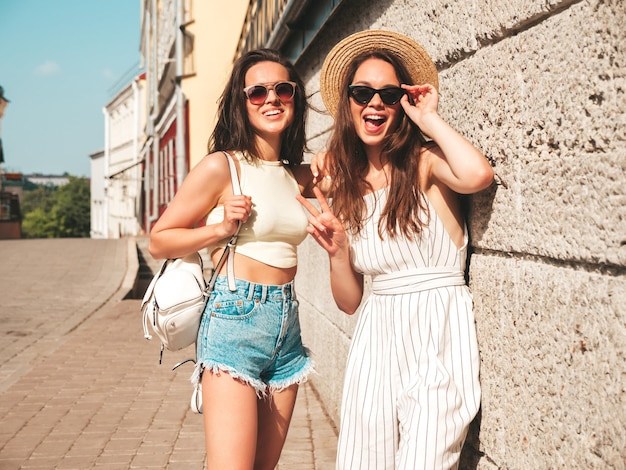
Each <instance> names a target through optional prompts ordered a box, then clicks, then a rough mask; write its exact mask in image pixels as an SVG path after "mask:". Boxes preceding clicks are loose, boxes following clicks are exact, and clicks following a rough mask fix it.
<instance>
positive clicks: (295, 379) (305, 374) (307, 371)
mask: <svg viewBox="0 0 626 470" xmlns="http://www.w3.org/2000/svg"><path fill="white" fill-rule="evenodd" d="M312 373H317V372H316V371H315V364H314V363H313V360H312V359H311V358H310V357H309V358H308V361H307V363H306V365H305V366H304V368H302V369H301V370H300V371H298V373H297V374H294V375H292V376H291V377H289V378H287V379H283V380H277V381H273V380H272V381H270V382H269V383H268V384H267V385H266V387H267V393H268V394H269V395H270V396H271V395H272V394H274V393H277V392H282V391H283V390H285V389H286V388H288V387H291V386H292V385H294V384H298V385H302V384H303V383H305V382H306V381H307V380H308V379H309V375H311V374H312Z"/></svg>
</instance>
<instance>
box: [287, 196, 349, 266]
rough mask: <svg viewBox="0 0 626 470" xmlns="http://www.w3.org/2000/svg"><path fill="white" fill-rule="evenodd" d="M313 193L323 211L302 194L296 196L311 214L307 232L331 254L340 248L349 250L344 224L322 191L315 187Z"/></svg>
mask: <svg viewBox="0 0 626 470" xmlns="http://www.w3.org/2000/svg"><path fill="white" fill-rule="evenodd" d="M313 193H314V194H315V198H316V199H317V202H318V203H319V205H320V209H321V212H320V211H319V210H318V209H317V208H316V207H315V206H314V205H313V204H311V203H310V202H309V201H307V200H306V199H305V198H304V197H302V196H301V195H299V194H298V195H297V196H296V199H298V201H299V202H300V204H302V205H303V206H304V208H305V209H306V210H307V212H308V213H309V214H310V216H309V226H308V227H307V232H309V233H310V234H311V236H312V237H313V238H314V239H315V241H316V242H317V243H318V244H319V245H320V246H321V247H322V248H324V249H325V250H326V251H327V252H328V254H329V255H330V256H332V255H334V254H336V253H337V252H338V251H340V250H347V249H348V238H347V236H346V231H345V230H344V228H343V225H342V224H341V222H340V221H339V219H337V217H335V214H333V212H332V211H331V210H330V207H329V206H328V202H327V201H326V198H325V197H324V195H323V194H322V191H321V190H320V189H319V188H317V187H314V188H313Z"/></svg>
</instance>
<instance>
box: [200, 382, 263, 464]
mask: <svg viewBox="0 0 626 470" xmlns="http://www.w3.org/2000/svg"><path fill="white" fill-rule="evenodd" d="M257 400H258V399H257V395H256V391H255V390H254V388H252V387H251V386H249V385H246V384H244V383H243V382H241V381H239V380H235V379H233V378H232V377H231V376H230V375H229V374H228V373H226V372H220V374H219V375H217V374H213V373H212V372H210V371H207V370H205V371H204V373H203V374H202V407H203V417H204V436H205V441H206V453H207V466H208V468H216V469H217V468H220V469H221V468H224V469H226V468H227V469H229V470H230V469H232V470H250V469H252V468H253V465H254V458H255V453H256V447H257Z"/></svg>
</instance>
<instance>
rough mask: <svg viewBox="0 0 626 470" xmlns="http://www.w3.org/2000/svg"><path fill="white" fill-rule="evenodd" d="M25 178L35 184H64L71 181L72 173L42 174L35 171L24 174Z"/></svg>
mask: <svg viewBox="0 0 626 470" xmlns="http://www.w3.org/2000/svg"><path fill="white" fill-rule="evenodd" d="M24 178H25V179H27V180H28V181H30V182H31V183H33V184H39V185H41V186H63V185H65V184H67V183H69V181H70V175H68V174H65V175H41V174H39V173H33V174H30V175H24Z"/></svg>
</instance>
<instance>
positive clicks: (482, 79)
mask: <svg viewBox="0 0 626 470" xmlns="http://www.w3.org/2000/svg"><path fill="white" fill-rule="evenodd" d="M372 28H381V29H391V30H395V31H398V32H401V33H404V34H407V35H409V36H411V37H413V38H415V39H416V40H417V41H418V42H420V43H421V44H423V45H424V47H425V48H426V49H427V50H428V51H429V53H430V54H431V56H432V57H433V59H434V60H435V62H436V63H437V66H438V69H439V71H440V93H441V99H440V112H441V114H442V115H443V116H444V118H445V119H447V120H448V121H449V122H450V123H451V124H452V125H453V126H454V127H455V128H457V129H458V130H459V131H460V132H461V133H462V134H463V135H465V136H467V137H468V138H469V139H470V140H471V141H472V142H474V143H475V144H476V145H477V146H478V147H479V148H481V149H482V150H483V151H484V152H485V154H486V155H487V156H488V158H489V159H490V160H491V162H492V164H493V166H494V168H495V171H496V174H497V185H494V186H493V187H492V188H490V189H488V190H486V191H483V192H482V193H480V194H477V195H474V196H473V197H472V198H471V201H470V211H469V214H468V216H469V219H468V221H469V227H470V233H471V245H472V253H471V257H470V260H469V279H470V288H471V290H472V292H473V295H474V300H475V310H476V318H477V320H476V321H477V330H478V335H479V342H480V350H481V381H482V386H483V399H482V409H481V413H480V415H479V417H478V418H477V419H476V420H475V421H474V423H473V424H472V428H471V430H470V435H469V436H468V441H467V443H466V447H465V449H464V452H463V458H462V468H478V469H496V468H502V469H553V468H568V469H569V468H581V469H595V468H602V469H604V468H614V469H624V468H626V95H625V93H626V52H625V50H626V2H624V1H623V0H613V1H610V0H607V1H601V0H589V1H561V2H558V1H550V0H545V1H539V0H525V1H521V0H512V1H504V0H473V1H471V2H470V1H468V2H460V1H458V2H450V1H449V0H447V1H446V0H424V1H410V0H345V2H344V3H343V4H342V5H341V6H340V7H339V10H338V12H337V14H336V15H335V16H334V17H333V18H332V20H331V21H330V23H329V24H328V25H327V26H326V27H325V28H324V29H323V30H322V31H321V33H320V34H319V36H318V37H317V38H316V40H315V41H314V43H313V44H312V46H311V47H310V48H309V49H308V51H307V52H306V54H305V55H304V57H303V58H302V60H301V61H300V62H299V63H298V67H299V69H300V71H301V72H302V74H303V75H304V76H305V79H306V82H307V91H308V92H309V93H313V95H312V98H311V101H312V104H313V105H314V106H317V107H319V108H321V109H323V105H322V102H321V99H320V97H319V93H317V92H318V90H319V71H320V68H321V64H322V62H323V60H324V57H325V56H326V54H327V53H328V51H329V50H330V48H331V47H332V46H333V45H334V44H335V43H336V42H337V41H338V40H340V39H342V38H343V37H345V36H347V35H349V34H351V33H353V32H356V31H359V30H362V29H372ZM330 125H331V120H330V118H329V117H328V116H327V115H325V114H324V113H315V112H313V113H311V115H310V117H309V122H308V127H309V129H308V132H309V137H310V141H309V145H310V147H311V149H312V150H313V151H316V150H319V149H321V148H323V147H324V144H325V142H326V139H327V138H328V129H329V127H330ZM299 256H300V263H301V264H300V268H299V273H298V278H297V283H298V293H299V298H300V302H301V316H302V324H303V334H304V339H305V342H306V343H307V345H308V346H309V347H311V349H312V350H313V353H314V357H315V359H316V362H317V370H318V372H319V375H317V376H315V377H314V378H313V380H312V381H313V385H314V387H315V389H316V390H317V392H318V394H319V395H320V397H321V398H322V400H323V401H324V403H325V404H326V407H327V411H328V413H329V415H330V417H331V418H332V419H333V420H334V421H335V423H336V424H337V425H338V423H339V422H338V413H339V406H340V400H341V388H342V376H343V369H344V362H345V357H346V354H347V350H348V347H349V342H350V337H351V335H352V330H353V328H354V325H355V322H356V315H355V316H353V317H349V316H347V315H345V314H343V313H341V312H339V311H338V310H337V308H336V306H335V305H334V302H333V300H332V297H331V295H330V289H329V281H328V261H327V257H326V255H325V253H324V252H323V251H322V250H321V249H320V248H318V247H317V245H316V244H315V242H313V241H312V240H308V241H307V242H306V243H305V244H304V245H303V246H302V247H301V249H300V253H299ZM357 315H358V313H357Z"/></svg>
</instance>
